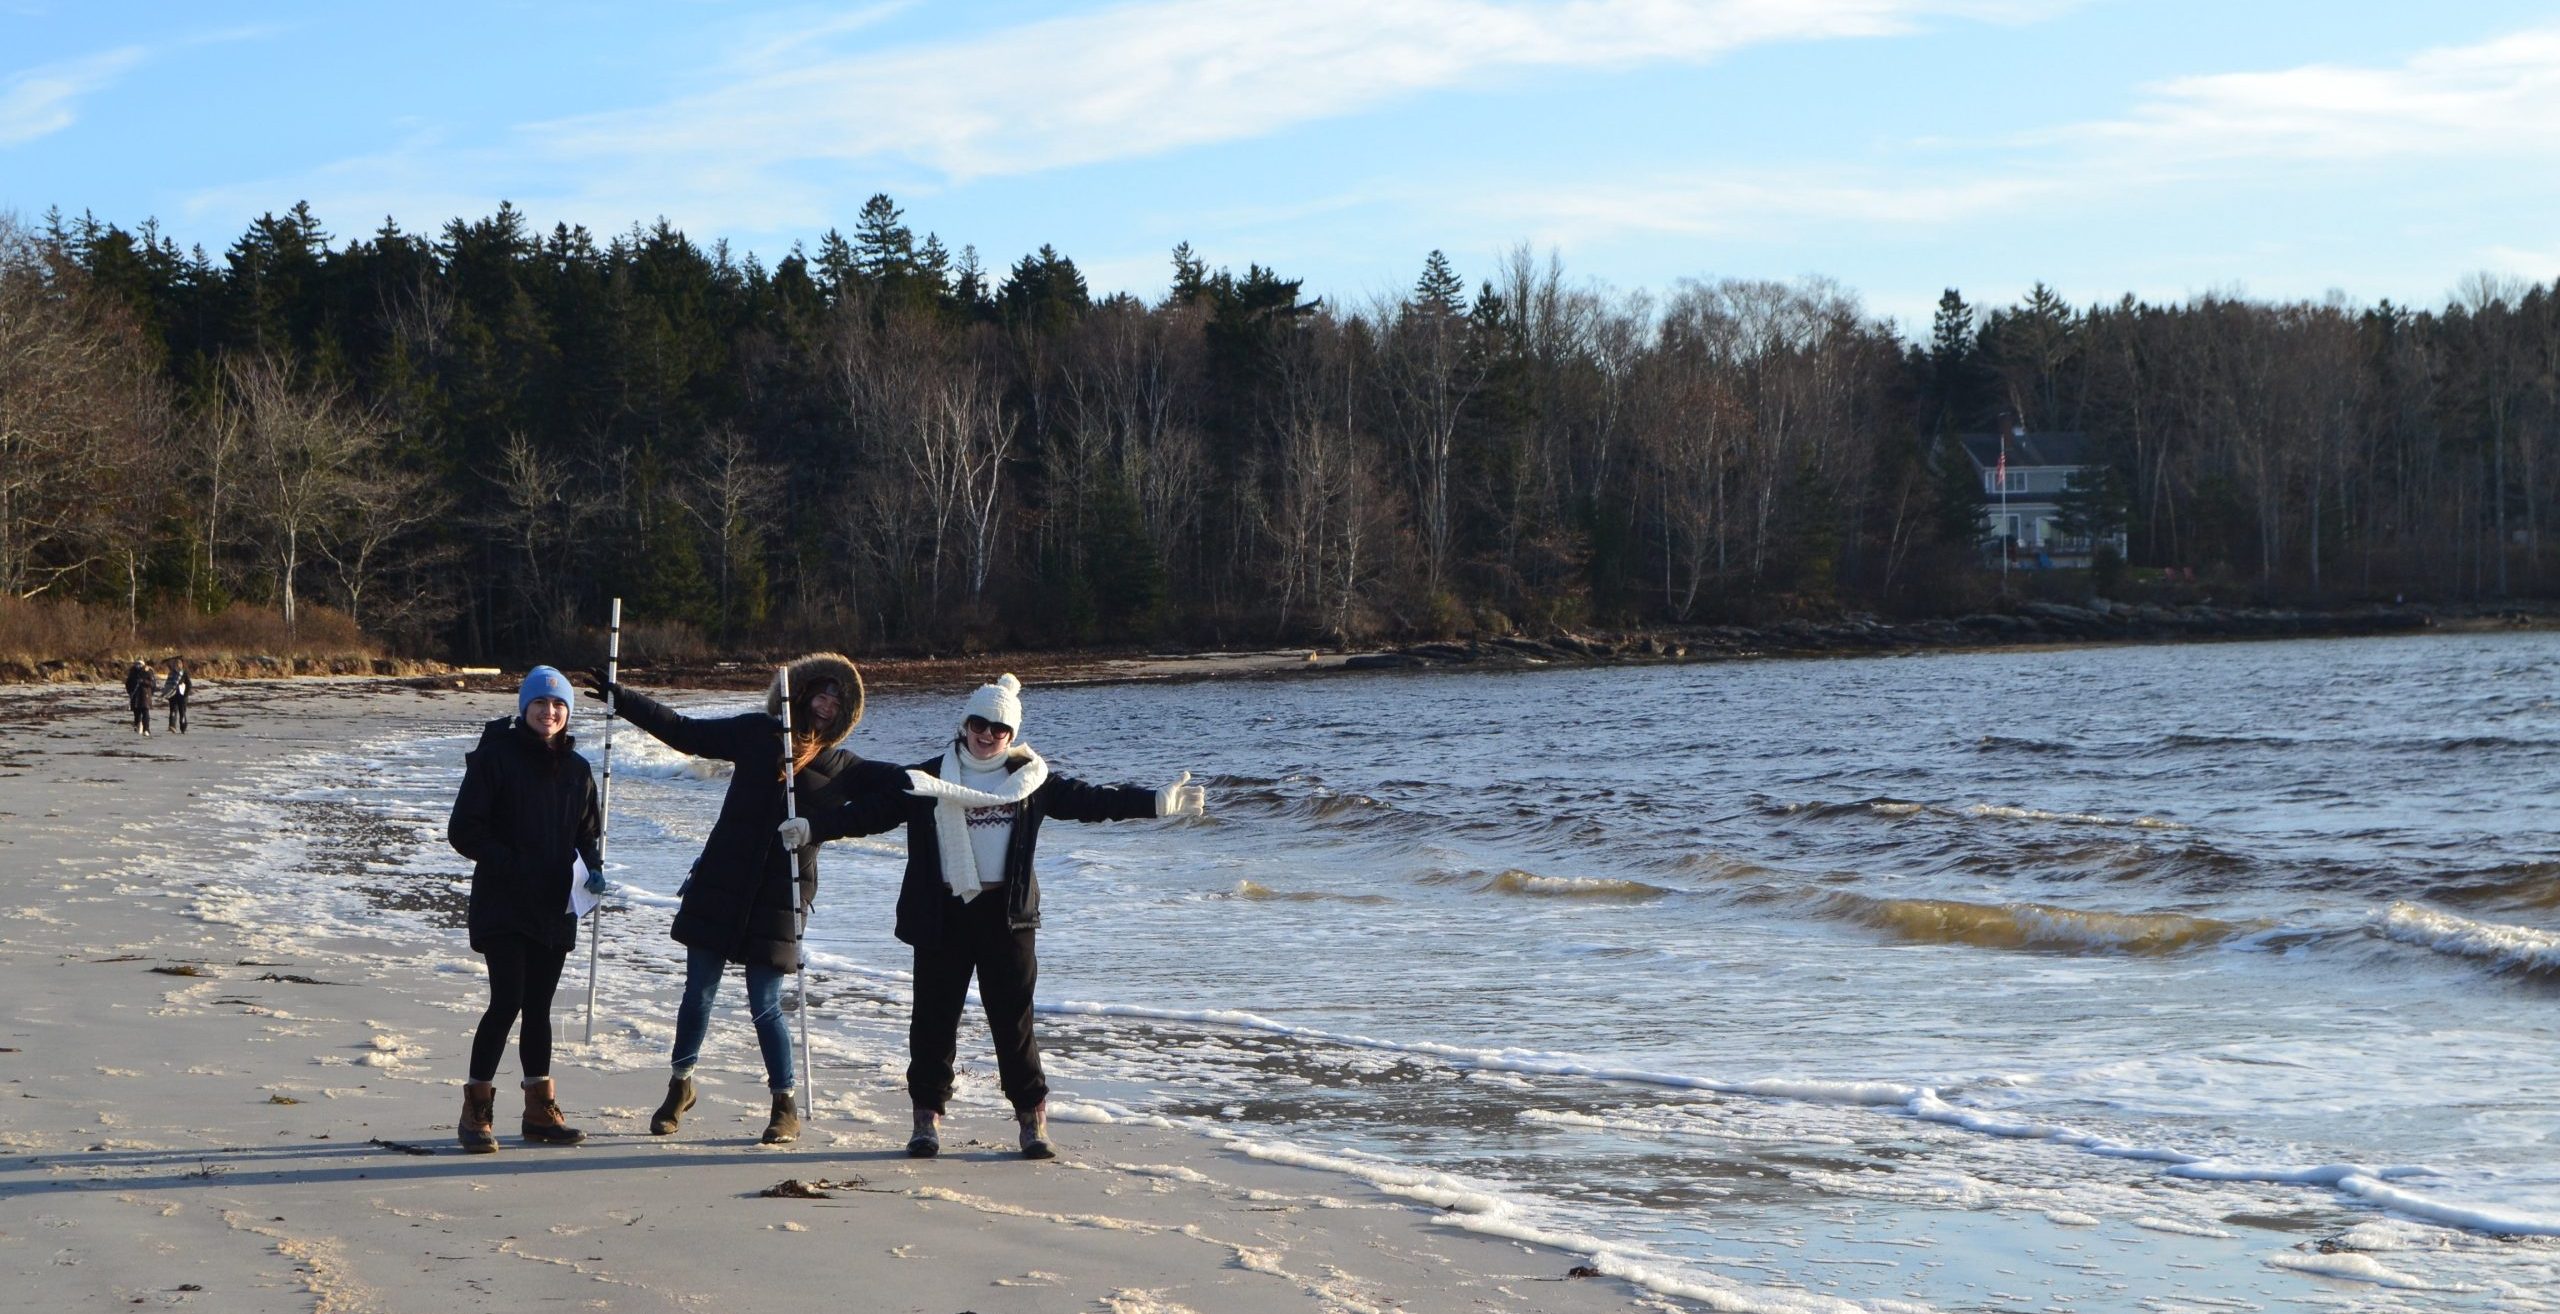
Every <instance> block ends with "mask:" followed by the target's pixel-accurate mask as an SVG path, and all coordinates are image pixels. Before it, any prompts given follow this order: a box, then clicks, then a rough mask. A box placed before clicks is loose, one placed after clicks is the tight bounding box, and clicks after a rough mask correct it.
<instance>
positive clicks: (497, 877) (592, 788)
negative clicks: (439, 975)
mask: <svg viewBox="0 0 2560 1314" xmlns="http://www.w3.org/2000/svg"><path fill="white" fill-rule="evenodd" d="M577 699H578V694H577V691H576V690H574V689H572V688H570V687H569V681H568V680H567V679H566V678H564V677H563V676H562V675H561V674H560V672H558V671H556V670H553V669H552V668H550V667H548V666H537V667H534V668H533V669H532V670H531V671H529V672H527V673H526V674H525V677H524V685H523V687H522V688H520V689H518V690H517V691H516V714H515V715H514V716H502V717H499V718H498V719H497V720H494V721H491V722H490V723H488V724H487V725H485V726H483V727H481V730H480V746H479V747H477V748H475V749H472V750H471V752H470V753H469V754H468V755H467V756H465V757H464V759H463V762H464V766H463V771H462V791H461V793H460V794H458V795H456V796H455V798H454V800H453V821H452V822H451V824H450V825H448V826H447V827H446V830H445V835H446V838H447V839H449V840H451V841H452V843H453V847H454V851H455V852H458V853H460V854H461V855H462V856H464V857H466V858H469V859H471V863H472V866H471V913H470V926H471V950H472V952H474V953H476V954H479V955H480V956H481V957H482V958H485V959H487V960H488V963H489V1007H488V1009H487V1010H486V1011H484V1012H483V1013H481V1015H480V1028H479V1030H478V1031H477V1032H475V1033H474V1034H473V1036H472V1039H471V1072H470V1081H469V1084H467V1085H465V1086H464V1087H463V1088H462V1122H461V1125H460V1126H459V1127H458V1128H457V1129H456V1132H455V1135H456V1136H457V1137H458V1138H459V1139H460V1140H461V1142H462V1148H463V1149H465V1150H467V1151H469V1152H471V1153H473V1154H492V1153H495V1152H496V1151H497V1148H498V1138H497V1133H496V1131H495V1129H494V1126H493V1124H494V1123H495V1121H496V1117H497V1114H496V1106H497V1100H498V1088H497V1079H498V1061H499V1060H500V1059H502V1058H504V1057H505V1056H506V1052H507V1033H508V1032H509V1031H511V1030H514V1029H515V1025H516V1019H517V1018H518V1017H522V1018H523V1019H524V1030H523V1034H522V1036H521V1037H520V1038H519V1040H518V1041H517V1045H516V1056H517V1059H518V1061H519V1066H520V1067H521V1068H522V1070H523V1080H522V1083H521V1084H522V1085H523V1087H524V1123H523V1131H524V1138H525V1139H526V1140H527V1141H531V1142H533V1143H534V1144H537V1145H575V1144H577V1143H578V1142H580V1141H582V1140H585V1139H586V1133H585V1132H582V1131H580V1130H578V1129H577V1128H575V1127H572V1126H570V1125H569V1124H568V1122H567V1120H566V1119H564V1118H563V1117H562V1116H561V1113H560V1102H559V1099H558V1097H557V1094H558V1093H557V1091H556V1089H555V1088H554V1087H553V1085H552V1081H551V997H552V994H553V992H554V991H556V990H557V989H558V988H559V985H560V967H561V964H562V963H563V962H564V961H566V960H567V958H568V956H569V950H570V949H572V948H574V947H576V945H577V943H578V919H577V918H576V917H575V916H574V915H572V914H571V913H570V911H569V887H570V883H571V882H572V881H573V880H575V879H576V878H577V873H578V871H579V868H580V867H581V866H583V868H584V869H585V870H586V871H588V872H598V871H601V870H603V867H604V858H603V855H602V852H601V850H600V846H599V845H598V843H597V840H598V838H599V837H600V835H601V834H602V832H603V829H604V812H603V809H602V807H601V806H600V805H599V803H598V801H597V796H596V782H595V774H594V772H593V771H592V770H590V769H589V767H588V765H587V759H586V758H584V757H582V756H580V755H579V754H578V752H577V751H576V747H575V741H574V740H572V739H571V738H570V736H569V712H570V709H571V708H572V707H574V706H575V705H576V703H577Z"/></svg>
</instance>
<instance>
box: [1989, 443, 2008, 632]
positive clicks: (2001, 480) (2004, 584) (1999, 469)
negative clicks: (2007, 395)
mask: <svg viewBox="0 0 2560 1314" xmlns="http://www.w3.org/2000/svg"><path fill="white" fill-rule="evenodd" d="M1991 481H1992V482H1993V483H1996V484H1998V485H2000V529H1999V533H1998V538H1999V540H2000V596H2001V597H2004V598H2005V597H2007V596H2009V423H2008V421H2007V420H2006V419H2005V418H2004V419H2003V420H2002V421H2001V423H2000V463H1999V464H1998V465H1996V466H1993V467H1992V479H1991Z"/></svg>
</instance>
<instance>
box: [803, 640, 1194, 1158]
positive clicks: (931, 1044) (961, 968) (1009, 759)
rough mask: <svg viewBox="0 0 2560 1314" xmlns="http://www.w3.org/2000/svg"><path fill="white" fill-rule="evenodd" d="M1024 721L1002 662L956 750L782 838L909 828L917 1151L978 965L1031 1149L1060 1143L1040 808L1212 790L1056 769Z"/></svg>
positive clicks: (932, 1119)
mask: <svg viewBox="0 0 2560 1314" xmlns="http://www.w3.org/2000/svg"><path fill="white" fill-rule="evenodd" d="M1021 728H1022V682H1021V681H1019V680H1016V679H1015V678H1013V677H1012V676H1011V675H1003V676H998V677H997V678H996V681H995V683H993V684H987V685H981V686H979V687H978V689H977V691H976V692H974V693H972V694H970V695H969V702H968V707H967V710H966V713H965V715H964V716H963V717H962V718H961V722H960V731H959V734H958V735H957V736H955V737H954V738H953V740H952V742H951V748H950V751H948V752H945V753H943V754H941V755H940V756H937V757H933V758H928V759H926V760H925V761H923V762H919V763H917V764H916V765H915V766H913V767H910V768H908V769H907V772H906V779H905V780H904V781H902V782H894V783H892V784H890V785H888V786H887V787H885V788H873V789H867V790H863V789H857V790H853V791H849V792H848V796H847V798H846V799H845V801H844V802H842V803H840V804H836V805H833V806H831V807H827V808H823V809H813V810H812V812H811V814H810V815H809V816H806V817H803V818H801V819H799V820H797V821H793V822H786V823H784V825H783V827H782V833H783V842H784V843H786V844H794V845H797V844H799V843H802V842H806V841H812V840H816V841H823V840H829V839H837V838H841V837H843V836H847V835H876V834H879V833H881V832H883V831H887V830H893V829H895V828H897V827H898V826H901V825H903V826H905V827H906V828H907V870H906V879H905V883H904V884H903V885H902V886H901V887H900V889H899V891H898V927H897V935H898V938H899V939H900V940H903V941H905V942H906V943H908V944H910V945H912V946H914V947H915V1005H914V1009H913V1011H912V1012H911V1013H910V1014H909V1017H908V1023H907V1095H908V1098H909V1099H910V1100H911V1101H912V1102H913V1103H914V1105H915V1130H914V1133H913V1135H912V1136H911V1137H910V1138H909V1139H908V1141H907V1153H908V1154H910V1155H912V1156H914V1157H916V1158H919V1159H928V1158H931V1157H933V1156H934V1155H935V1154H938V1153H940V1152H941V1149H942V1139H941V1125H942V1115H943V1112H944V1110H945V1109H946V1108H947V1107H948V1106H949V1104H950V1100H951V1081H952V1060H953V1059H954V1057H955V1056H956V1054H957V1052H958V1049H959V1038H960V1012H961V1006H962V1005H963V1004H964V1003H966V1002H967V999H968V994H969V978H970V977H971V976H972V975H975V976H976V977H977V979H978V997H979V999H980V1001H981V1002H982V1003H984V1005H985V1006H986V1011H987V1029H988V1031H989V1032H991V1033H992V1034H993V1037H994V1040H995V1049H996V1071H997V1075H998V1077H999V1079H1000V1080H1001V1081H1002V1082H1003V1085H1004V1093H1005V1098H1006V1099H1007V1100H1009V1101H1010V1102H1011V1103H1012V1105H1013V1109H1014V1118H1015V1120H1016V1121H1017V1122H1018V1123H1019V1124H1020V1128H1021V1142H1020V1143H1021V1147H1022V1154H1023V1157H1024V1158H1028V1159H1046V1158H1049V1157H1051V1156H1052V1155H1053V1154H1055V1153H1056V1151H1055V1149H1054V1148H1053V1147H1052V1145H1051V1143H1050V1140H1049V1082H1048V1078H1047V1077H1046V1076H1045V1075H1044V1074H1043V1073H1042V1072H1041V1068H1040V1047H1039V1045H1038V1043H1037V1042H1036V1041H1034V1040H1033V1039H1032V1035H1031V990H1032V986H1033V983H1034V982H1035V981H1036V980H1037V979H1038V977H1039V957H1038V954H1037V952H1036V945H1035V939H1036V933H1037V932H1038V930H1039V928H1040V882H1039V880H1038V879H1037V877H1035V876H1034V875H1033V871H1032V852H1033V849H1034V848H1035V847H1036V846H1037V845H1038V843H1039V839H1040V823H1041V821H1042V820H1043V819H1045V818H1050V817H1055V818H1057V819H1058V820H1060V821H1126V820H1134V819H1136V818H1140V817H1172V816H1198V815H1200V813H1201V811H1202V809H1203V807H1204V804H1205V800H1204V798H1203V795H1202V792H1201V789H1200V787H1199V786H1197V785H1194V784H1192V783H1190V782H1191V773H1190V772H1188V771H1185V772H1183V773H1182V775H1181V777H1180V778H1179V779H1177V780H1175V781H1174V782H1173V783H1172V784H1170V785H1166V786H1165V787H1163V788H1162V789H1146V788H1140V787H1133V786H1109V785H1089V784H1086V783H1084V782H1083V781H1080V780H1072V779H1069V778H1067V777H1065V776H1059V775H1051V774H1050V773H1049V764H1048V763H1047V762H1046V761H1044V760H1043V759H1042V758H1041V756H1040V755H1039V754H1038V753H1035V752H1033V751H1031V747H1030V745H1028V744H1025V743H1022V742H1020V739H1019V738H1018V736H1019V735H1020V733H1021ZM900 785H903V788H899V786H900Z"/></svg>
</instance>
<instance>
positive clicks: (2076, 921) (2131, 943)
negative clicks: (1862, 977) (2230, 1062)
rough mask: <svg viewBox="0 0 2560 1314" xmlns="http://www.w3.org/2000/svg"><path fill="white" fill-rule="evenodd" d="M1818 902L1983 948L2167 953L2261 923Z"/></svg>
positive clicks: (1923, 903)
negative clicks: (2249, 924)
mask: <svg viewBox="0 0 2560 1314" xmlns="http://www.w3.org/2000/svg"><path fill="white" fill-rule="evenodd" d="M1818 908H1819V910H1820V912H1821V913H1822V914H1823V915H1824V916H1828V917H1836V918H1839V919H1841V920H1843V921H1850V922H1856V923H1857V924H1859V925H1861V926H1866V927H1871V928H1873V929H1875V930H1879V931H1883V932H1885V933H1886V934H1888V935H1891V936H1894V937H1895V938H1897V939H1901V940H1908V941H1912V942H1914V943H1919V944H1962V945H1972V946H1974V947H1976V948H1981V949H2036V950H2047V951H2052V950H2078V951H2084V952H2096V953H2122V954H2171V953H2179V952H2183V951H2185V950H2188V949H2197V948H2202V947H2204V946H2206V945H2213V944H2219V943H2221V942H2223V941H2225V940H2229V939H2231V938H2233V937H2235V936H2240V935H2247V934H2251V933H2253V932H2256V931H2259V930H2263V929H2266V928H2264V927H2259V926H2247V925H2242V924H2240V923H2237V922H2226V921H2220V920H2217V919H2215V918H2211V917H2190V916H2187V915H2186V914H2184V913H2114V912H2089V911H2084V910H2082V909H2078V908H2063V907H2057V906H2055V905H2053V904H2043V903H2003V904H1981V903H1962V902H1958V901H1956V900H1953V899H1879V898H1874V897H1872V896H1869V895H1864V894H1848V893H1840V894H1831V895H1826V896H1824V897H1823V898H1822V899H1821V901H1820V903H1819V904H1818Z"/></svg>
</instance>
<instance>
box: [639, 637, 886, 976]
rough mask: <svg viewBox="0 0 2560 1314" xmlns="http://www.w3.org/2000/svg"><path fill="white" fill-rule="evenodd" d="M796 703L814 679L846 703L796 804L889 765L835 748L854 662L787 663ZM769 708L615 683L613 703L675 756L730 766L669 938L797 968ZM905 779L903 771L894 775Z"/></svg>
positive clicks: (848, 711)
mask: <svg viewBox="0 0 2560 1314" xmlns="http://www.w3.org/2000/svg"><path fill="white" fill-rule="evenodd" d="M791 679H792V686H793V691H794V695H795V697H794V701H795V702H801V701H804V699H803V698H802V697H801V696H800V695H801V691H803V690H805V689H808V688H810V687H814V684H815V682H816V681H818V680H820V679H832V680H835V681H836V682H837V685H838V690H839V700H840V702H841V703H842V705H843V707H844V709H845V710H844V711H843V713H841V714H840V715H839V717H838V720H839V722H840V724H839V725H838V726H836V727H835V728H834V732H833V734H832V735H831V736H830V737H829V740H828V744H827V748H826V749H823V750H821V752H820V754H819V756H818V758H816V759H814V760H812V761H811V763H810V764H809V766H808V768H806V769H805V770H806V773H807V776H808V779H807V780H805V781H803V782H802V789H803V792H802V794H801V801H802V803H803V805H804V806H805V805H806V804H807V803H809V802H811V801H813V800H816V799H818V798H819V797H820V796H821V795H822V794H823V800H824V802H826V803H828V804H830V805H831V804H832V803H833V800H834V798H835V797H836V793H835V791H838V790H842V789H845V788H847V787H849V786H851V785H852V784H853V782H854V781H855V780H857V779H859V778H861V777H862V775H863V774H864V773H865V772H866V771H888V770H893V768H890V767H888V766H887V765H886V764H885V763H870V762H864V761H863V760H862V759H860V758H858V757H856V756H854V755H853V754H852V753H850V752H845V751H843V750H841V749H836V748H835V747H834V742H835V741H836V740H839V739H842V738H843V736H844V735H845V734H846V733H848V732H850V731H851V730H852V728H853V725H854V723H855V722H857V721H859V720H861V719H862V678H861V676H860V675H859V674H857V673H856V672H855V670H854V667H853V663H852V662H850V661H848V660H846V659H844V658H842V657H837V656H835V655H833V654H821V655H819V656H818V657H813V658H803V659H801V660H800V661H797V662H794V663H792V667H791ZM766 706H767V708H768V710H766V711H762V712H741V713H739V714H737V715H735V716H722V717H691V716H686V715H684V714H683V713H681V712H678V711H676V710H675V709H673V708H670V707H668V706H667V705H666V704H664V703H661V702H659V701H657V700H656V699H654V698H651V697H649V696H648V695H646V694H642V693H637V692H634V691H633V690H632V689H631V687H630V686H628V685H618V686H616V687H615V689H614V707H615V710H616V711H617V712H618V713H620V714H621V715H622V716H623V717H625V718H626V719H628V720H629V721H630V722H631V724H633V725H635V726H638V727H640V728H641V729H642V730H644V731H647V732H648V733H649V734H650V735H652V736H654V737H655V738H656V739H657V740H658V741H659V742H661V743H663V744H665V745H666V746H667V747H669V748H672V749H674V750H676V751H677V752H679V753H686V754H690V755H692V756H694V757H707V758H713V759H717V760H719V761H723V762H728V763H730V764H732V770H731V772H730V776H729V792H728V794H727V795H726V796H725V797H723V798H722V799H721V800H720V818H719V820H718V821H715V822H713V823H712V826H711V836H710V838H709V839H707V840H705V841H704V842H703V845H702V856H701V857H700V858H698V859H696V860H695V861H694V864H693V875H692V877H691V878H690V879H689V880H688V881H687V882H686V884H685V887H684V896H683V902H682V905H681V906H680V907H679V908H678V909H677V911H676V918H675V924H674V926H673V927H672V928H670V932H669V933H670V934H672V935H673V936H674V937H675V940H676V943H678V944H681V945H684V946H686V947H687V948H692V949H707V950H711V951H713V952H716V953H718V954H720V955H721V956H723V957H724V958H726V959H727V960H728V961H730V962H733V963H761V964H764V965H766V966H769V967H773V968H777V969H780V970H782V971H785V972H788V971H791V970H793V969H795V968H797V967H799V966H800V918H799V906H800V904H799V899H798V898H797V897H795V889H794V887H795V885H796V884H797V881H796V880H795V879H794V878H795V876H796V875H797V874H798V873H797V871H796V869H795V867H794V865H793V863H792V861H791V856H790V853H789V852H788V851H787V850H785V849H784V848H783V847H782V837H781V836H780V835H779V834H777V833H776V827H778V826H779V825H780V824H781V823H782V815H783V812H782V792H783V782H782V718H781V715H780V712H781V699H780V697H779V696H778V695H776V696H770V697H768V698H767V700H766ZM899 783H900V784H901V785H902V786H903V785H904V783H905V777H904V776H900V777H899Z"/></svg>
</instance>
